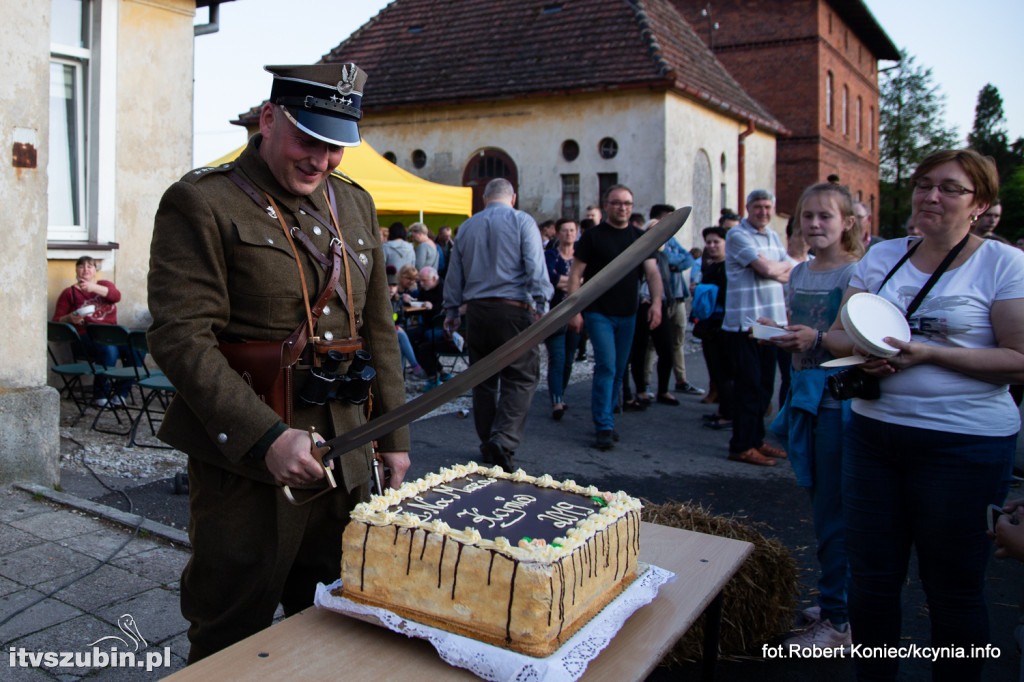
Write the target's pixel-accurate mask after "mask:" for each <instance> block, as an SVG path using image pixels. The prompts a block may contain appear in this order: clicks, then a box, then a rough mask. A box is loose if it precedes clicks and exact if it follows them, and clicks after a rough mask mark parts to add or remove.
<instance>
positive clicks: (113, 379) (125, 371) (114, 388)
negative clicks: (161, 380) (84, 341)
mask: <svg viewBox="0 0 1024 682" xmlns="http://www.w3.org/2000/svg"><path fill="white" fill-rule="evenodd" d="M85 331H86V333H88V334H89V338H90V339H91V340H92V342H93V343H95V344H97V345H104V346H115V347H117V348H118V349H120V350H121V351H122V353H121V354H122V355H123V351H125V350H127V351H128V352H129V353H130V354H131V355H132V356H133V357H132V360H133V362H132V363H131V365H130V366H122V367H109V366H107V365H105V364H103V363H102V362H99V363H95V365H94V366H95V374H96V376H97V377H104V378H106V379H108V380H109V384H108V387H107V392H106V396H105V397H106V404H104V405H101V406H100V409H99V411H98V412H97V413H96V417H95V418H94V419H93V420H92V428H93V430H95V431H99V432H100V433H111V434H115V435H118V436H127V435H128V434H129V433H131V423H132V421H134V417H133V416H132V414H131V410H130V409H129V407H128V405H127V403H125V402H124V401H123V400H121V399H120V397H119V396H118V393H119V392H120V390H121V388H123V387H124V386H125V384H128V385H129V394H128V397H129V398H130V399H131V386H132V385H135V384H137V383H138V382H139V381H142V380H143V379H148V378H150V377H151V376H153V373H151V372H150V371H149V369H148V368H147V367H146V363H145V362H144V358H142V357H138V356H135V353H134V352H133V351H132V350H131V340H130V338H129V331H128V328H127V327H122V326H121V325H119V324H87V325H85ZM123 364H124V363H123V362H122V365H123ZM161 374H162V372H161ZM121 409H123V410H124V411H125V416H126V417H127V419H128V425H127V426H126V427H125V429H124V430H114V429H110V428H101V427H100V426H99V422H100V418H101V417H102V416H103V414H104V413H105V412H110V413H111V414H113V415H114V418H115V419H116V420H117V423H118V424H121V423H122V422H121V416H120V415H119V414H118V411H119V410H121Z"/></svg>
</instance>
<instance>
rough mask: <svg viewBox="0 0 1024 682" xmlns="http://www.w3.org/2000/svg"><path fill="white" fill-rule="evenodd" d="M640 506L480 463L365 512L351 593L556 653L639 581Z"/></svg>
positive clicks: (347, 582)
mask: <svg viewBox="0 0 1024 682" xmlns="http://www.w3.org/2000/svg"><path fill="white" fill-rule="evenodd" d="M640 506H641V505H640V502H639V501H638V500H637V499H635V498H632V497H630V496H629V495H627V494H625V493H623V492H618V493H602V492H599V491H598V490H597V489H596V488H594V487H593V486H591V487H582V486H579V485H576V483H574V482H573V481H564V482H561V483H559V482H557V481H555V480H554V479H552V478H551V476H541V477H539V478H535V477H533V476H530V475H528V474H526V473H524V472H523V471H522V470H519V471H516V472H515V473H512V474H508V473H505V472H504V471H502V470H501V469H500V468H499V467H493V468H486V467H483V466H479V465H477V464H476V463H473V462H471V463H469V464H466V465H457V466H454V467H452V468H450V469H442V470H441V471H440V472H439V473H436V474H430V475H428V476H425V477H424V478H422V479H420V480H418V481H415V482H412V483H405V484H403V485H402V487H401V488H399V489H398V490H392V491H390V492H388V493H387V494H385V495H380V496H375V497H374V498H372V499H371V500H370V501H369V502H363V503H361V504H359V505H357V506H356V508H355V509H354V510H353V512H352V517H351V521H350V522H349V524H348V526H347V527H346V528H345V533H344V536H343V540H342V543H343V547H342V562H341V577H342V587H341V595H342V596H344V597H347V598H348V599H351V600H352V601H356V602H360V603H363V604H369V605H372V606H378V607H382V608H385V609H387V610H389V611H392V612H394V613H397V614H399V615H401V616H403V617H406V618H410V619H412V620H414V621H416V622H419V623H424V624H427V625H432V626H435V627H438V628H442V629H444V630H448V631H450V632H455V633H458V634H460V635H465V636H468V637H472V638H474V639H478V640H481V641H484V642H488V643H490V644H495V645H498V646H502V647H506V648H509V649H513V650H515V651H519V652H522V653H525V654H529V655H531V656H547V655H549V654H551V653H553V652H554V651H555V650H556V649H558V647H559V646H561V644H562V643H563V642H565V640H567V639H568V638H569V637H571V636H572V635H573V634H574V633H575V632H576V631H577V630H578V629H579V628H580V627H582V626H583V625H584V624H585V623H586V622H587V621H589V620H590V619H591V618H592V617H593V616H594V615H595V614H597V613H598V612H599V611H600V610H601V609H602V608H604V606H605V605H606V604H608V602H610V601H611V600H612V599H614V598H615V597H616V596H617V595H618V594H619V593H620V592H621V591H622V590H623V589H625V587H626V586H627V585H628V584H629V583H630V582H632V581H633V579H634V578H636V572H637V555H638V554H639V551H640Z"/></svg>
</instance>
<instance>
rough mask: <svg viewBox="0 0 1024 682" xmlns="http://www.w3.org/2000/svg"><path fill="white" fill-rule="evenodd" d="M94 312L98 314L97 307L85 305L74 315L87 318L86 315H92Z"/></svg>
mask: <svg viewBox="0 0 1024 682" xmlns="http://www.w3.org/2000/svg"><path fill="white" fill-rule="evenodd" d="M94 312H96V306H95V305H93V304H92V303H90V304H88V305H83V306H82V307H81V308H79V309H78V310H76V311H75V313H74V314H75V315H81V316H82V317H85V316H86V315H92V314H93V313H94Z"/></svg>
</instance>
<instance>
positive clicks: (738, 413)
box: [724, 332, 776, 452]
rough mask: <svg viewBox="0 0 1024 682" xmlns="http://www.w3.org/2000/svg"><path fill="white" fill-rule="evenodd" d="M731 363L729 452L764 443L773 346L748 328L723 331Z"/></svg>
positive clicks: (773, 361)
mask: <svg viewBox="0 0 1024 682" xmlns="http://www.w3.org/2000/svg"><path fill="white" fill-rule="evenodd" d="M724 335H725V337H726V339H727V340H728V344H729V345H728V347H729V349H730V355H731V356H732V367H733V404H734V405H735V414H734V415H733V420H732V439H731V440H730V441H729V452H743V451H744V450H749V449H750V448H757V447H761V445H763V444H764V415H765V412H767V411H768V406H769V405H770V404H771V402H772V392H773V390H774V388H775V359H776V347H775V346H773V345H767V344H760V343H758V342H757V341H755V340H754V339H753V338H752V337H751V336H750V334H749V333H747V332H724Z"/></svg>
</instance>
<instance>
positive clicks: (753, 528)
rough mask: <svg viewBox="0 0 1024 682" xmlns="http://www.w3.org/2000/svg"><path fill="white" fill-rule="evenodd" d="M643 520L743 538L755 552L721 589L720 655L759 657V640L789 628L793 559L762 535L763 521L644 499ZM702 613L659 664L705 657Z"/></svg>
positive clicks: (795, 589) (795, 590) (794, 585)
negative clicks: (756, 521) (752, 520)
mask: <svg viewBox="0 0 1024 682" xmlns="http://www.w3.org/2000/svg"><path fill="white" fill-rule="evenodd" d="M643 502H644V508H643V512H642V517H643V520H644V521H649V522H651V523H659V524H661V525H663V526H672V527H673V528H683V529H686V530H692V531H697V532H698V533H707V534H708V535H717V536H719V537H724V538H733V539H736V540H745V541H746V542H749V543H751V544H753V545H754V551H753V552H752V553H751V555H750V556H749V557H747V560H746V562H744V564H743V565H742V566H741V567H740V569H739V571H737V573H736V575H735V576H733V579H732V580H731V581H729V584H728V585H726V586H725V590H723V602H722V630H721V637H720V639H719V652H720V655H721V656H722V657H723V658H726V657H744V656H757V657H760V655H761V644H762V643H763V642H766V641H768V640H769V639H771V638H772V637H775V636H776V635H778V634H779V633H781V632H786V631H787V630H789V629H790V626H791V624H792V620H793V608H794V604H795V603H796V596H797V593H798V584H797V563H796V561H795V560H794V559H793V557H792V555H791V554H790V553H789V550H788V549H786V547H785V546H784V545H783V544H782V543H781V542H779V541H778V540H769V539H767V538H765V537H764V536H763V535H762V534H761V533H760V532H758V528H767V526H766V525H765V524H763V523H754V522H751V521H747V520H746V517H743V516H735V515H728V516H713V515H712V514H711V513H710V512H709V511H708V510H706V509H705V508H704V507H703V506H701V504H700V503H694V502H692V501H690V502H686V503H683V504H680V503H678V502H673V501H670V502H668V503H667V504H662V505H657V504H651V503H650V502H649V501H647V500H644V501H643ZM703 650H704V617H703V616H701V617H700V618H699V619H697V621H696V622H695V623H694V624H693V626H692V627H691V628H690V629H689V630H688V631H687V632H686V634H685V635H684V636H683V638H682V639H680V640H679V642H678V643H677V644H676V646H675V647H674V648H673V649H672V651H670V652H669V653H668V654H667V655H666V656H665V658H664V659H663V660H662V665H674V664H679V663H682V662H692V661H695V660H700V659H701V658H703Z"/></svg>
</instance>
